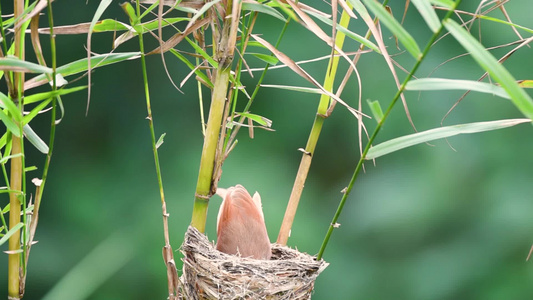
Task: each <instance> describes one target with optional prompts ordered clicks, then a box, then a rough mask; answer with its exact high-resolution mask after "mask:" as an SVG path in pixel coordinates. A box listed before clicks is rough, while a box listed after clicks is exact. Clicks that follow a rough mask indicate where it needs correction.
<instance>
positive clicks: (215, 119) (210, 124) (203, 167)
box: [191, 64, 231, 232]
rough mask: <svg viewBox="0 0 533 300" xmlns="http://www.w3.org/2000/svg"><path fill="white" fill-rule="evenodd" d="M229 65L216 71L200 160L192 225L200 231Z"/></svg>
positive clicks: (210, 180) (210, 182)
mask: <svg viewBox="0 0 533 300" xmlns="http://www.w3.org/2000/svg"><path fill="white" fill-rule="evenodd" d="M230 70H231V69H230V68H229V66H223V65H222V64H220V66H219V68H218V69H217V72H216V75H215V76H216V78H215V82H214V88H213V96H212V99H211V107H210V109H209V117H208V119H207V128H206V131H205V137H204V146H203V149H202V158H201V160H200V172H199V174H198V182H197V184H196V194H195V197H194V207H193V215H192V222H191V226H193V227H195V228H196V229H198V231H200V232H205V220H206V218H207V206H208V203H209V197H211V194H212V193H211V184H212V180H213V178H212V177H213V169H214V166H215V156H216V152H217V145H218V140H219V137H220V129H221V124H222V116H223V115H224V106H225V105H224V104H225V102H226V94H227V92H228V84H229V77H230Z"/></svg>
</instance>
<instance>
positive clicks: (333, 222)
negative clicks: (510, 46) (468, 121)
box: [317, 0, 461, 260]
mask: <svg viewBox="0 0 533 300" xmlns="http://www.w3.org/2000/svg"><path fill="white" fill-rule="evenodd" d="M460 3H461V0H457V1H456V2H455V5H454V7H453V8H452V9H450V10H449V11H448V13H447V14H446V16H445V17H444V18H443V19H442V21H441V26H440V28H439V30H438V31H437V32H435V33H434V34H433V35H432V36H431V39H430V40H429V42H428V43H427V44H426V47H425V48H424V51H423V52H422V55H421V56H420V57H419V58H418V60H417V61H416V63H415V65H414V66H413V69H412V70H411V72H409V74H408V75H407V77H406V78H405V79H404V81H403V83H402V85H401V86H400V89H398V91H397V92H396V94H395V95H394V98H393V99H392V101H391V103H390V104H389V107H388V108H387V110H386V111H385V113H384V114H383V118H382V119H381V121H380V122H379V123H378V125H377V126H376V129H375V130H374V132H373V133H372V136H370V139H369V140H368V143H367V144H366V147H365V150H364V151H363V154H362V155H361V158H360V159H359V162H358V163H357V166H356V167H355V171H354V173H353V175H352V178H351V180H350V183H349V185H348V187H347V188H346V190H345V192H344V195H343V196H342V199H341V201H340V203H339V206H338V207H337V211H336V212H335V215H334V216H333V219H332V220H331V223H330V225H329V228H328V231H327V233H326V236H325V238H324V241H323V242H322V246H321V247H320V251H319V252H318V255H317V260H320V259H322V256H323V255H324V251H325V250H326V246H327V245H328V242H329V239H330V237H331V234H332V232H333V229H334V228H335V227H337V220H338V219H339V216H340V214H341V212H342V209H343V208H344V204H345V203H346V199H347V198H348V195H349V194H350V192H351V191H352V188H353V186H354V183H355V180H356V179H357V176H358V175H359V172H360V171H361V169H362V167H363V163H364V161H365V158H366V155H367V153H368V150H370V147H371V146H372V143H373V142H374V140H375V139H376V136H377V135H378V133H379V131H380V130H381V127H383V123H384V122H385V120H386V119H387V118H388V116H389V115H390V113H391V111H392V108H393V107H394V105H395V104H396V102H397V101H398V99H399V98H400V95H401V94H402V93H403V91H404V90H405V86H406V85H407V83H408V82H409V80H411V78H412V77H413V75H414V74H415V73H416V71H417V70H418V67H419V66H420V64H421V63H422V61H423V60H424V58H425V57H426V56H427V54H428V52H429V50H430V49H431V46H432V45H433V43H434V42H435V41H436V40H437V38H438V37H439V35H440V33H441V32H442V30H443V29H444V25H443V24H444V21H446V20H447V19H448V18H450V17H451V16H452V14H453V12H454V11H455V9H456V8H457V6H459V4H460Z"/></svg>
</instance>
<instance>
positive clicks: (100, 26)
mask: <svg viewBox="0 0 533 300" xmlns="http://www.w3.org/2000/svg"><path fill="white" fill-rule="evenodd" d="M130 29H131V27H130V26H129V25H127V24H124V23H122V22H119V21H117V20H113V19H105V20H101V21H99V22H96V23H95V24H94V26H93V32H107V31H113V32H114V31H124V30H130Z"/></svg>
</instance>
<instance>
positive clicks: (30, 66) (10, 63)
mask: <svg viewBox="0 0 533 300" xmlns="http://www.w3.org/2000/svg"><path fill="white" fill-rule="evenodd" d="M0 70H2V71H15V72H26V73H45V74H52V69H50V68H47V67H45V66H41V65H39V64H35V63H32V62H29V61H25V60H20V59H18V58H17V57H14V56H9V57H2V58H0Z"/></svg>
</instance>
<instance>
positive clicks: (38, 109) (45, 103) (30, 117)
mask: <svg viewBox="0 0 533 300" xmlns="http://www.w3.org/2000/svg"><path fill="white" fill-rule="evenodd" d="M50 102H52V98H48V99H47V100H45V101H42V102H41V103H39V105H37V106H35V107H34V108H33V109H32V110H31V111H30V113H29V114H27V115H25V116H24V125H26V124H29V123H30V122H31V120H33V118H35V117H36V116H37V115H38V114H39V113H40V112H41V111H42V110H43V109H45V108H46V107H47V106H48V104H50Z"/></svg>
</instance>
